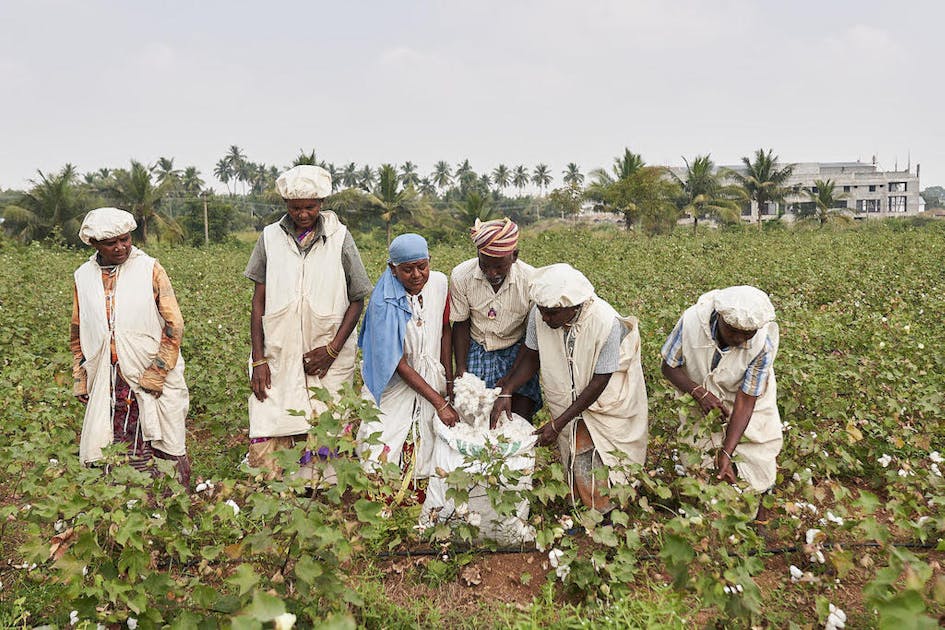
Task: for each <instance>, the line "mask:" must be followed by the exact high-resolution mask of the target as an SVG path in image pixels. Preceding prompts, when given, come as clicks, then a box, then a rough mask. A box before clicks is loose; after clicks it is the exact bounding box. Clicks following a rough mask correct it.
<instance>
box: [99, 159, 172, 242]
mask: <svg viewBox="0 0 945 630" xmlns="http://www.w3.org/2000/svg"><path fill="white" fill-rule="evenodd" d="M102 192H103V193H104V194H105V195H106V196H107V197H108V198H109V199H111V200H112V201H113V202H115V204H116V205H117V206H118V207H120V208H124V209H125V210H127V211H128V212H130V213H131V214H133V215H134V217H135V221H137V223H138V228H137V229H136V230H135V232H136V234H137V235H138V236H139V238H140V240H141V242H142V243H143V242H146V241H147V240H148V237H149V236H150V234H151V230H152V228H155V229H156V230H157V231H158V232H163V233H165V234H167V235H169V236H171V237H179V236H180V235H181V234H182V232H181V229H180V226H179V225H178V224H177V223H176V222H175V221H174V220H173V219H171V218H169V217H167V216H165V215H164V214H163V213H162V212H161V211H160V205H161V200H162V199H163V198H164V194H165V192H166V188H165V187H164V186H163V185H157V186H156V185H155V184H154V182H153V181H152V180H151V171H150V170H149V169H148V168H147V167H146V166H145V165H144V164H142V163H141V162H138V161H137V160H132V161H131V168H129V169H116V170H115V171H114V172H113V173H112V177H111V179H109V181H108V182H106V184H105V187H104V189H103V191H102Z"/></svg>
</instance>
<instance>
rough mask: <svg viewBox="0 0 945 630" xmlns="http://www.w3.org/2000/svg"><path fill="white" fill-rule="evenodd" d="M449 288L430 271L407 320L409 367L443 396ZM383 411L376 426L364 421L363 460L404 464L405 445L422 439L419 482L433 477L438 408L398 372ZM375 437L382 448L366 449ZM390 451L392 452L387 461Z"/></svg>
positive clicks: (384, 396) (417, 469)
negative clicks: (442, 353) (442, 358)
mask: <svg viewBox="0 0 945 630" xmlns="http://www.w3.org/2000/svg"><path fill="white" fill-rule="evenodd" d="M447 287H448V283H447V280H446V276H445V275H443V274H442V273H440V272H439V271H431V272H430V278H429V280H427V283H426V285H424V287H423V289H422V290H421V291H420V293H419V295H420V296H423V305H422V306H421V305H420V300H419V299H418V296H416V295H408V296H407V298H408V299H409V301H410V310H411V312H412V316H411V317H410V320H408V321H407V330H406V333H405V335H404V356H405V357H406V359H407V363H408V365H410V367H412V368H413V369H414V370H416V372H417V374H419V375H420V376H421V377H422V378H423V380H425V381H426V382H427V383H429V385H430V387H432V388H433V389H435V390H436V391H437V392H439V393H440V394H443V395H445V393H446V372H445V370H444V369H443V364H442V363H440V342H441V341H442V338H443V311H444V310H445V308H446V300H447V293H448V291H447ZM363 393H364V395H365V396H366V397H367V398H369V399H373V397H372V396H371V393H370V392H369V391H368V389H367V388H366V387H365V388H364V390H363ZM378 408H379V409H380V415H379V416H378V419H377V420H376V421H374V422H364V423H362V424H361V427H360V428H359V429H358V441H359V442H361V443H362V444H364V457H365V458H366V459H367V460H368V462H380V461H382V460H385V459H386V461H388V462H394V463H397V462H399V461H400V456H401V453H402V451H403V447H404V442H405V441H406V440H407V438H408V437H411V434H412V436H413V438H414V439H419V444H417V447H416V448H415V450H414V456H415V457H416V460H415V462H416V463H415V465H414V477H416V478H418V479H421V478H424V477H429V476H430V475H431V474H432V473H433V471H434V469H435V467H436V464H435V462H434V446H435V444H436V442H437V440H436V434H435V433H434V430H433V423H434V422H440V419H439V417H438V416H437V413H436V408H434V406H433V405H432V404H430V401H428V400H427V399H426V398H424V397H423V396H421V395H420V394H418V393H417V392H416V391H415V390H414V389H413V388H411V387H410V385H408V384H407V383H406V382H405V381H404V380H403V379H402V378H401V377H400V375H399V374H397V373H396V372H394V375H393V376H392V377H391V379H390V382H389V383H388V384H387V387H385V388H384V391H383V392H382V393H381V401H380V404H379V405H378ZM375 433H379V434H380V436H379V439H378V441H379V442H380V443H379V444H376V445H367V444H366V441H367V439H368V438H369V437H370V436H371V435H373V434H375ZM415 443H416V442H415ZM385 447H386V449H385ZM385 450H387V453H386V455H385V456H383V457H382V453H384V451H385ZM369 467H370V464H369Z"/></svg>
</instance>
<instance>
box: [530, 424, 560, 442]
mask: <svg viewBox="0 0 945 630" xmlns="http://www.w3.org/2000/svg"><path fill="white" fill-rule="evenodd" d="M535 435H537V436H538V441H537V444H538V446H551V445H552V444H554V443H555V442H557V441H558V430H557V429H556V428H555V421H554V420H551V421H550V422H546V423H545V424H544V425H543V426H542V427H541V428H540V429H535Z"/></svg>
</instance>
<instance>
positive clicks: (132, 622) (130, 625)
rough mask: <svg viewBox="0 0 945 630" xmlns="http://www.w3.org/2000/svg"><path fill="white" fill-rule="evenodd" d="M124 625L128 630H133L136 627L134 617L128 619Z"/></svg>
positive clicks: (136, 622)
mask: <svg viewBox="0 0 945 630" xmlns="http://www.w3.org/2000/svg"><path fill="white" fill-rule="evenodd" d="M125 625H127V626H128V630H135V628H137V627H138V620H137V619H135V618H134V617H128V621H126V622H125Z"/></svg>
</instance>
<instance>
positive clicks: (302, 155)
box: [292, 149, 319, 166]
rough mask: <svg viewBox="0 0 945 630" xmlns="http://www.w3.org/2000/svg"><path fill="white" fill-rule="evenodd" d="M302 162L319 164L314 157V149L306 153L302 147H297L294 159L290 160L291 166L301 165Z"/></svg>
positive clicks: (312, 164) (313, 164) (311, 164)
mask: <svg viewBox="0 0 945 630" xmlns="http://www.w3.org/2000/svg"><path fill="white" fill-rule="evenodd" d="M303 164H306V165H309V166H319V164H318V158H316V157H315V149H312V152H311V153H306V152H305V150H304V149H299V154H298V155H297V156H295V160H293V161H292V166H301V165H303Z"/></svg>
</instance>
